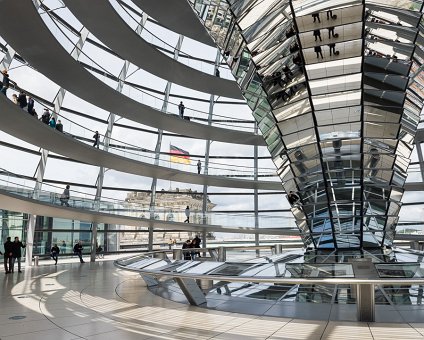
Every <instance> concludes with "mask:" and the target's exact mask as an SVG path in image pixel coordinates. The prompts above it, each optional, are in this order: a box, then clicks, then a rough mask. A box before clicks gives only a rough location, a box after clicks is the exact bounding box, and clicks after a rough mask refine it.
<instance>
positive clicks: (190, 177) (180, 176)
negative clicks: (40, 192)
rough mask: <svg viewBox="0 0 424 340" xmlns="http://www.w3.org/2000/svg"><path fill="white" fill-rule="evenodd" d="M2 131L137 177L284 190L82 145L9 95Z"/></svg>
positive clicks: (2, 114)
mask: <svg viewBox="0 0 424 340" xmlns="http://www.w3.org/2000/svg"><path fill="white" fill-rule="evenodd" d="M0 106H1V108H2V109H1V110H0V117H1V120H2V124H1V125H0V129H1V130H3V131H4V132H6V133H9V134H11V135H12V136H15V137H16V138H19V139H21V140H24V141H26V142H28V143H31V144H34V145H37V146H40V147H42V148H44V149H47V150H50V151H53V152H55V153H57V154H60V155H64V156H66V157H69V158H72V159H75V160H78V161H81V162H84V163H87V164H91V165H96V166H104V167H107V168H111V169H114V170H117V171H122V172H125V173H131V174H134V175H140V176H146V177H152V178H159V179H165V180H172V181H177V182H182V183H192V184H199V185H208V186H215V187H230V188H244V189H259V190H281V189H282V185H281V183H280V182H275V181H272V182H271V181H253V180H245V179H237V178H228V177H223V176H210V175H198V174H195V173H191V172H186V171H181V170H177V169H171V168H168V167H163V166H157V165H153V164H149V163H145V162H140V161H137V160H134V159H131V158H127V157H122V156H119V155H116V154H113V153H110V152H106V151H103V150H100V149H97V148H94V147H92V146H90V145H88V144H85V143H82V142H79V141H78V140H76V139H74V138H72V137H71V136H69V135H66V134H64V133H61V132H59V131H57V130H55V129H53V128H51V127H49V126H48V125H46V124H43V123H42V122H40V121H38V120H37V119H35V118H34V117H33V116H31V115H29V114H28V113H27V112H26V111H24V110H22V109H21V108H20V107H19V106H17V105H15V104H13V102H12V101H10V100H9V99H7V98H6V97H5V96H3V95H2V96H0Z"/></svg>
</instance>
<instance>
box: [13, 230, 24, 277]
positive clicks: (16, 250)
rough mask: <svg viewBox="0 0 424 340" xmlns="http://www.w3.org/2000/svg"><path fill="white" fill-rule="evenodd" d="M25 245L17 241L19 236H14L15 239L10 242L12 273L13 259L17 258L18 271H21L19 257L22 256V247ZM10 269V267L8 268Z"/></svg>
mask: <svg viewBox="0 0 424 340" xmlns="http://www.w3.org/2000/svg"><path fill="white" fill-rule="evenodd" d="M25 247H26V246H25V245H24V244H23V243H22V242H21V241H19V237H17V236H16V237H15V241H14V242H13V243H12V256H13V261H12V273H13V272H14V271H15V270H14V269H15V261H16V260H18V272H19V273H22V272H21V257H22V248H25ZM9 270H10V268H9Z"/></svg>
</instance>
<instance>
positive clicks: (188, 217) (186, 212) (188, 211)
mask: <svg viewBox="0 0 424 340" xmlns="http://www.w3.org/2000/svg"><path fill="white" fill-rule="evenodd" d="M185 215H186V217H187V218H186V220H185V221H184V223H186V222H187V223H190V207H189V206H187V208H185Z"/></svg>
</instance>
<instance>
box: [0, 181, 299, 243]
mask: <svg viewBox="0 0 424 340" xmlns="http://www.w3.org/2000/svg"><path fill="white" fill-rule="evenodd" d="M0 207H1V208H2V209H4V210H9V211H20V212H24V213H27V214H34V215H40V216H49V217H57V218H64V219H69V220H79V221H87V222H96V223H109V224H117V225H126V226H137V227H154V228H155V229H172V230H186V231H206V232H228V233H243V234H268V235H298V233H299V232H298V231H297V230H291V229H282V228H275V229H274V228H258V229H255V228H249V227H227V226H222V225H204V224H196V223H182V222H169V221H160V220H149V219H146V218H139V217H131V216H123V215H117V214H113V213H110V214H108V213H104V212H97V211H94V210H85V209H78V208H72V207H65V206H59V205H55V204H51V203H47V202H42V201H38V200H35V199H32V198H27V197H23V196H20V195H16V194H13V193H9V192H7V191H5V190H2V189H0Z"/></svg>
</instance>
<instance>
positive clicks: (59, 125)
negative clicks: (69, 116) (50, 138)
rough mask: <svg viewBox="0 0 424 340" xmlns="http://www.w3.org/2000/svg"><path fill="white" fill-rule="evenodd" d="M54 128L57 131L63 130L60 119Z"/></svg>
mask: <svg viewBox="0 0 424 340" xmlns="http://www.w3.org/2000/svg"><path fill="white" fill-rule="evenodd" d="M56 130H57V131H59V132H63V124H62V122H61V121H60V119H59V120H58V121H57V124H56Z"/></svg>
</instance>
